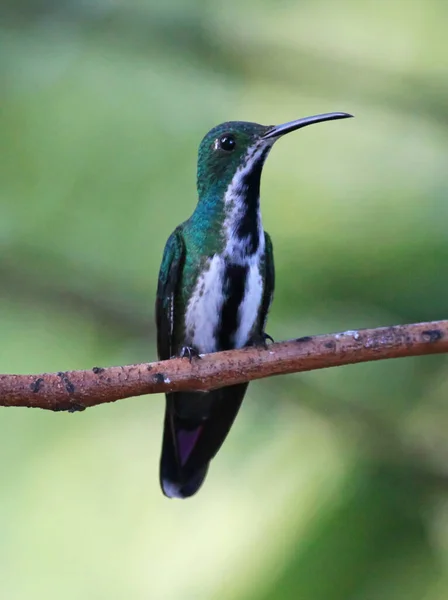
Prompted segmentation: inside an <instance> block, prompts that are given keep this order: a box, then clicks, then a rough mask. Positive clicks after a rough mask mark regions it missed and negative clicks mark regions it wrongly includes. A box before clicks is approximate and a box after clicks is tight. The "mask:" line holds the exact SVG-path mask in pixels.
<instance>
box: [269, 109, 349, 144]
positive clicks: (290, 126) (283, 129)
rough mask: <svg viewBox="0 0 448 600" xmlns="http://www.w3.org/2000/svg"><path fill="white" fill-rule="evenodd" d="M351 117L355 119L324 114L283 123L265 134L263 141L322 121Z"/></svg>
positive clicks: (345, 114) (346, 115)
mask: <svg viewBox="0 0 448 600" xmlns="http://www.w3.org/2000/svg"><path fill="white" fill-rule="evenodd" d="M350 117H353V115H349V114H348V113H343V112H333V113H324V114H323V115H314V116H313V117H304V118H303V119H297V121H290V122H289V123H283V125H274V127H271V129H269V130H268V131H267V132H266V133H265V134H264V136H263V139H267V138H272V137H279V136H281V135H284V134H285V133H290V132H291V131H295V130H296V129H301V128H302V127H306V126H307V125H312V124H313V123H320V122H321V121H335V120H336V119H348V118H350Z"/></svg>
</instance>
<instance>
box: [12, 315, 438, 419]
mask: <svg viewBox="0 0 448 600" xmlns="http://www.w3.org/2000/svg"><path fill="white" fill-rule="evenodd" d="M444 352H448V321H433V322H429V323H415V324H412V325H396V326H393V327H380V328H378V329H360V330H357V331H345V332H343V333H335V334H329V335H319V336H313V337H308V336H307V337H302V338H298V339H295V340H290V341H288V342H281V343H278V344H272V345H269V346H268V347H267V348H266V349H265V348H256V347H250V348H243V349H241V350H229V351H227V352H217V353H214V354H206V355H203V356H202V357H201V359H193V361H192V362H191V363H190V362H189V361H188V360H187V359H185V358H174V359H171V360H167V361H161V362H154V363H144V364H139V365H127V366H124V367H108V368H105V369H103V368H101V367H94V368H93V369H91V370H88V371H66V372H59V373H44V374H42V375H0V406H27V407H32V408H43V409H47V410H54V411H60V410H68V411H77V410H84V409H85V408H87V407H89V406H95V405H97V404H103V403H105V402H114V401H115V400H119V399H121V398H128V397H130V396H140V395H142V394H157V393H162V392H178V391H181V390H190V391H196V390H198V391H200V390H202V391H204V390H210V389H215V388H218V387H223V386H226V385H232V384H235V383H242V382H244V381H252V380H253V379H261V378H264V377H270V376H272V375H285V374H287V373H299V372H302V371H312V370H315V369H325V368H327V367H336V366H341V365H348V364H353V363H360V362H368V361H373V360H382V359H386V358H401V357H406V356H420V355H424V354H440V353H444Z"/></svg>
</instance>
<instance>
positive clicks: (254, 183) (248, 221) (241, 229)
mask: <svg viewBox="0 0 448 600" xmlns="http://www.w3.org/2000/svg"><path fill="white" fill-rule="evenodd" d="M269 150H270V148H266V149H265V150H264V151H263V152H262V154H261V155H260V157H259V158H258V160H257V161H256V162H255V163H254V164H253V166H252V169H251V170H250V171H249V172H248V173H246V175H244V177H243V180H242V182H241V183H242V185H241V188H242V195H243V202H244V207H245V211H244V216H243V217H242V219H241V220H240V222H239V223H238V227H237V229H236V234H237V236H238V237H239V238H240V239H243V238H246V239H247V240H248V244H247V253H248V254H249V255H250V254H255V252H256V251H257V250H258V245H259V243H260V240H259V236H258V233H259V232H258V211H259V207H260V179H261V171H262V169H263V164H264V161H265V158H266V156H267V153H268V152H269Z"/></svg>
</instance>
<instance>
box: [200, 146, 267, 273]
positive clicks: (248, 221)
mask: <svg viewBox="0 0 448 600" xmlns="http://www.w3.org/2000/svg"><path fill="white" fill-rule="evenodd" d="M269 150H270V148H269V147H265V148H261V149H254V150H253V151H252V152H248V155H247V157H246V160H245V161H244V163H243V164H242V165H241V166H240V167H239V168H238V169H237V170H236V172H235V174H234V175H233V177H232V180H231V181H230V183H229V185H228V186H227V188H226V189H225V190H224V193H223V192H222V190H220V189H219V187H221V185H222V184H219V182H217V187H218V189H216V187H215V186H211V187H210V188H209V189H208V190H207V193H206V194H203V195H202V196H200V197H199V202H198V205H197V207H196V210H195V211H194V213H193V215H192V217H191V221H192V224H193V225H196V226H197V227H198V228H199V229H200V231H201V235H202V236H203V238H204V241H205V239H206V238H210V237H211V238H213V239H214V240H215V243H216V246H219V250H218V249H216V250H215V252H220V253H223V254H225V255H226V256H228V257H229V258H230V259H231V260H232V262H235V263H241V262H245V261H246V260H247V259H248V258H250V257H252V256H254V255H258V254H260V253H263V251H264V232H263V227H262V222H261V211H260V179H261V172H262V169H263V164H264V161H265V159H266V156H267V154H268V152H269Z"/></svg>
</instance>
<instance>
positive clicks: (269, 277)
mask: <svg viewBox="0 0 448 600" xmlns="http://www.w3.org/2000/svg"><path fill="white" fill-rule="evenodd" d="M264 239H265V254H264V273H265V286H264V291H263V298H262V300H261V313H260V321H261V332H262V333H264V331H265V328H266V321H267V318H268V312H269V307H270V306H271V303H272V299H273V297H274V287H275V267H274V250H273V247H272V240H271V236H270V235H269V233H266V231H265V232H264Z"/></svg>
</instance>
